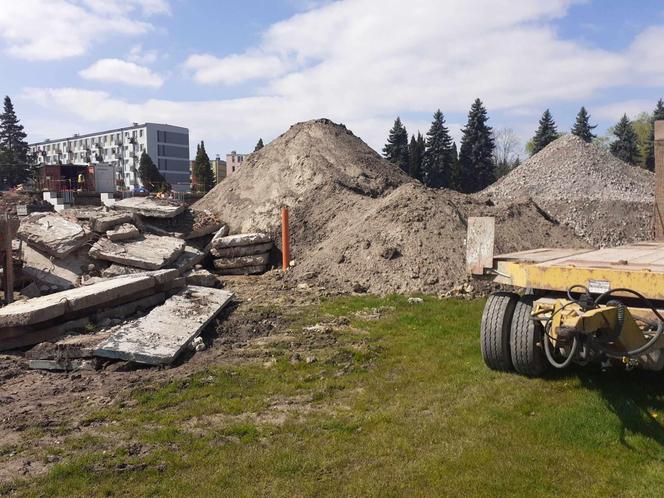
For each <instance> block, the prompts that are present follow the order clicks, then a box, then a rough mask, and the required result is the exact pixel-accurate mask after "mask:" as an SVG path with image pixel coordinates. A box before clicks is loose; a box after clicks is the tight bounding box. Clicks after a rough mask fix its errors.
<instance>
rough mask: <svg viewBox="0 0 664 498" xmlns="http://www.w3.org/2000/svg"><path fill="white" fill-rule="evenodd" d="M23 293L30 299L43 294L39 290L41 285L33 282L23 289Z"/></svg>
mask: <svg viewBox="0 0 664 498" xmlns="http://www.w3.org/2000/svg"><path fill="white" fill-rule="evenodd" d="M21 295H23V296H25V297H27V298H28V299H32V298H33V297H39V296H41V291H40V290H39V286H38V285H37V284H36V283H34V282H32V283H31V284H28V285H26V286H25V287H23V288H22V289H21Z"/></svg>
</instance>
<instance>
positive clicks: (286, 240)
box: [281, 207, 290, 271]
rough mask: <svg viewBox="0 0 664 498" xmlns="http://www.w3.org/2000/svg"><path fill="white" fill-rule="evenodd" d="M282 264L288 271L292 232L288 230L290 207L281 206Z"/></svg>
mask: <svg viewBox="0 0 664 498" xmlns="http://www.w3.org/2000/svg"><path fill="white" fill-rule="evenodd" d="M281 246H282V247H281V264H282V267H283V270H284V271H286V270H287V269H288V266H289V265H290V232H289V230H288V208H287V207H282V208H281Z"/></svg>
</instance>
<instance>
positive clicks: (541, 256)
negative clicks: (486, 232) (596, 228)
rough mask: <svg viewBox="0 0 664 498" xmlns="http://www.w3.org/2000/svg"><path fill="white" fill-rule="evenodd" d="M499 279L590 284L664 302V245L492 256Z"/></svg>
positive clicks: (558, 286)
mask: <svg viewBox="0 0 664 498" xmlns="http://www.w3.org/2000/svg"><path fill="white" fill-rule="evenodd" d="M489 273H492V274H494V275H495V281H496V282H498V283H501V284H507V285H513V286H515V287H522V288H532V289H546V290H554V291H565V290H566V289H568V288H569V287H571V286H572V285H577V284H580V285H585V286H586V287H588V288H589V289H590V291H591V292H592V293H596V294H599V293H602V292H604V291H607V290H609V289H616V288H619V287H627V288H630V289H634V290H637V291H639V292H641V293H642V294H644V295H645V296H646V297H648V298H650V299H661V300H664V242H639V243H637V244H630V245H626V246H620V247H612V248H607V249H548V248H547V249H533V250H530V251H521V252H514V253H509V254H502V255H499V256H495V257H494V258H493V271H489Z"/></svg>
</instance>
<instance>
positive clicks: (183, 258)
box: [172, 246, 205, 274]
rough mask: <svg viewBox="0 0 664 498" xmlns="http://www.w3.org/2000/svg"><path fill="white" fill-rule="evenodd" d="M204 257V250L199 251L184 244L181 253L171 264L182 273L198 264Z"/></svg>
mask: <svg viewBox="0 0 664 498" xmlns="http://www.w3.org/2000/svg"><path fill="white" fill-rule="evenodd" d="M204 259H205V253H204V252H202V251H199V250H198V249H196V248H195V247H192V246H186V247H185V248H184V251H183V252H182V254H180V256H179V257H178V259H176V260H175V262H174V263H173V265H172V266H173V267H174V268H176V269H177V270H178V271H179V272H180V274H184V273H186V272H188V271H189V270H191V269H192V268H193V267H194V266H196V265H197V264H200V263H201V262H202V261H203V260H204Z"/></svg>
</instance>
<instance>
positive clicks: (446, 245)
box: [193, 120, 586, 294]
mask: <svg viewBox="0 0 664 498" xmlns="http://www.w3.org/2000/svg"><path fill="white" fill-rule="evenodd" d="M282 205H287V206H289V209H290V220H291V221H290V228H291V248H292V251H291V254H292V257H293V259H294V260H295V266H294V267H293V268H291V269H290V270H289V271H288V272H287V274H286V278H287V279H292V280H294V281H297V282H306V283H307V284H309V285H316V284H318V285H322V286H324V287H325V288H326V289H328V290H331V291H340V292H351V291H356V292H361V291H367V292H371V293H375V294H387V293H392V292H429V293H438V294H445V293H447V292H448V291H450V290H451V289H454V288H456V287H458V286H460V285H461V286H462V288H464V289H465V288H467V287H468V286H467V285H466V286H464V285H463V284H464V282H465V281H466V280H467V276H466V272H465V262H464V260H465V247H464V241H465V236H466V220H467V218H468V216H471V215H472V216H476V215H480V216H495V217H496V221H497V230H496V233H497V240H496V245H497V251H499V252H506V251H513V250H519V249H531V248H535V247H539V246H543V245H545V246H553V247H555V246H559V247H570V246H572V247H578V246H581V247H585V246H586V244H585V243H584V242H583V241H582V240H581V239H579V238H577V237H576V236H574V234H573V233H572V231H571V230H570V229H568V228H566V227H563V226H560V225H558V224H556V223H554V222H551V221H550V220H548V219H547V218H546V216H545V215H543V213H542V212H541V211H540V210H539V209H538V208H537V206H536V205H535V204H534V203H533V202H530V201H525V202H517V203H509V205H507V206H503V207H496V206H493V205H492V203H491V202H488V203H487V202H486V200H482V199H478V198H475V197H471V196H467V195H464V194H460V193H457V192H451V191H447V190H433V189H428V188H426V187H424V186H423V185H421V184H420V183H419V182H416V181H414V180H412V179H411V178H409V177H407V176H406V175H404V174H403V173H402V172H401V171H400V170H399V169H398V168H397V167H396V166H394V165H393V164H391V163H388V162H386V161H385V160H383V159H382V158H381V157H380V156H379V155H378V154H376V152H375V151H373V150H372V149H371V148H370V147H369V146H367V145H366V144H365V143H364V142H363V141H362V140H360V139H359V138H358V137H356V136H354V135H353V134H352V133H351V132H350V131H349V130H347V129H346V128H345V127H344V126H342V125H337V124H334V123H332V122H330V121H328V120H316V121H309V122H306V123H298V124H296V125H294V126H292V127H291V129H290V130H289V131H287V132H286V133H285V134H283V135H281V136H280V137H279V138H277V139H276V140H274V141H273V142H272V143H270V144H268V145H266V146H265V147H264V148H263V149H261V150H260V151H259V152H257V153H254V154H251V155H250V156H249V158H248V159H247V160H246V161H245V163H244V164H243V166H242V168H240V169H239V170H238V171H237V172H236V173H234V174H233V175H231V176H230V177H229V178H227V179H225V180H224V181H223V182H222V183H220V184H219V185H218V186H217V187H215V188H214V189H213V190H212V191H211V192H209V193H208V194H207V195H206V196H205V197H204V198H203V199H202V200H201V201H199V202H198V203H197V204H195V205H194V206H193V208H194V209H209V210H211V211H214V212H215V213H216V214H217V215H218V216H219V218H220V219H221V220H223V222H224V223H226V224H228V225H229V226H230V229H231V233H243V232H244V233H246V232H263V233H267V234H271V235H272V237H273V239H274V241H275V245H276V247H277V249H279V248H280V247H281V239H280V216H279V209H280V207H281V206H282Z"/></svg>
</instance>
